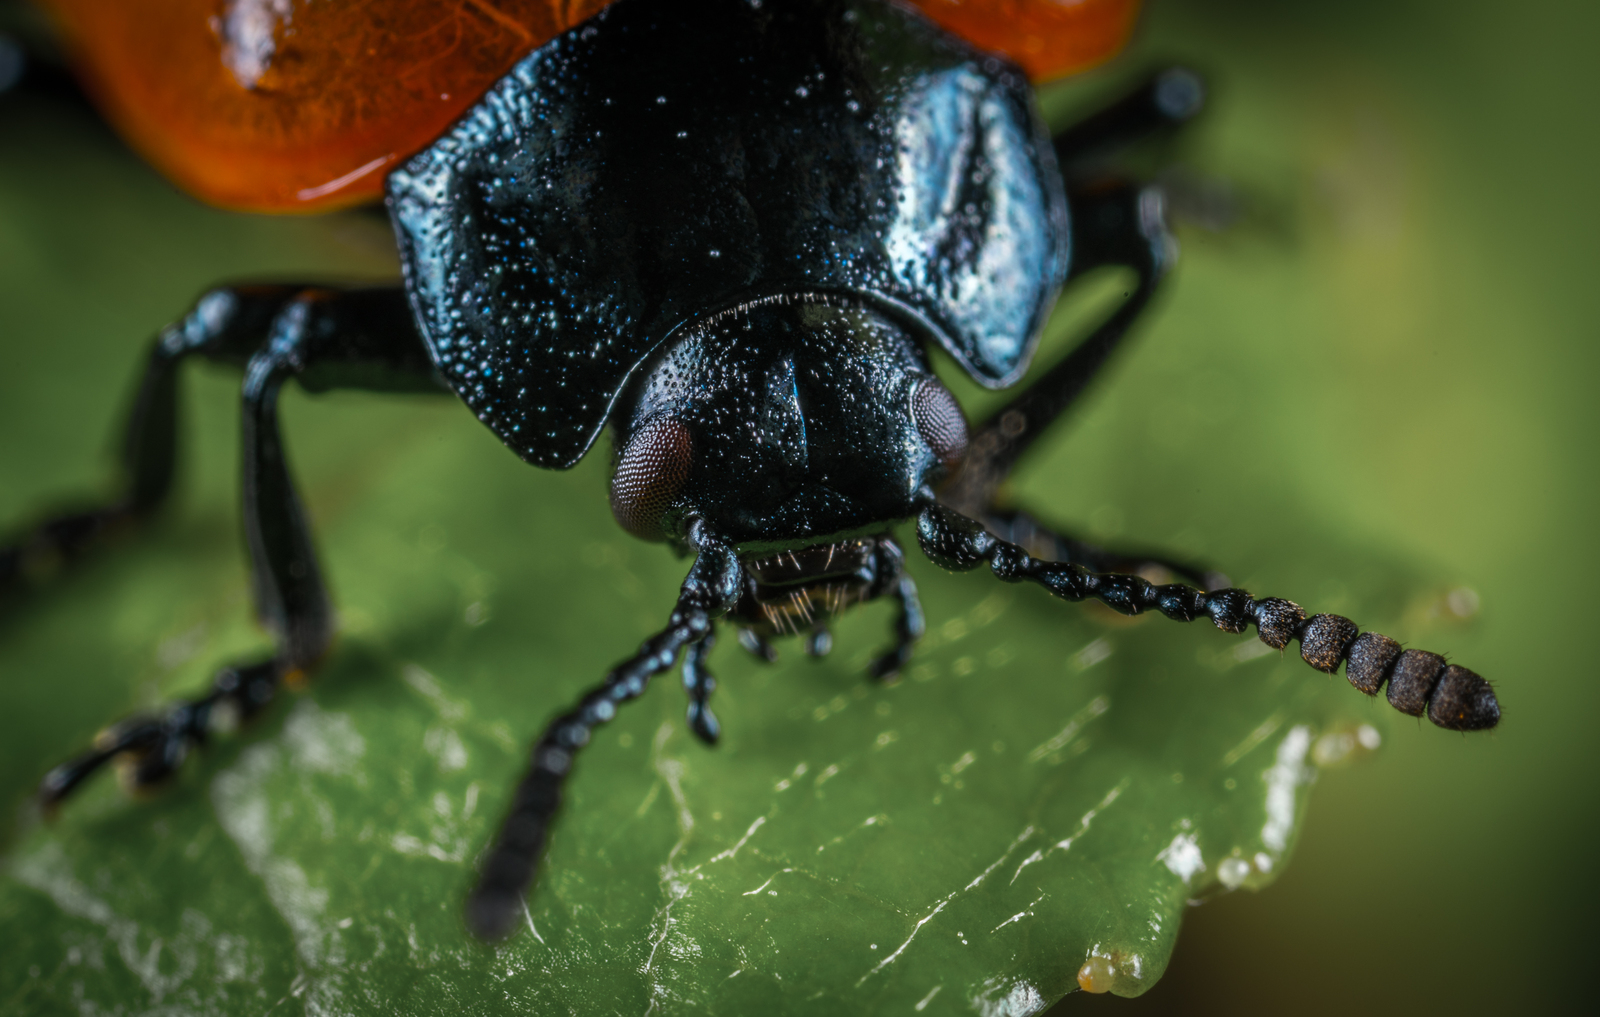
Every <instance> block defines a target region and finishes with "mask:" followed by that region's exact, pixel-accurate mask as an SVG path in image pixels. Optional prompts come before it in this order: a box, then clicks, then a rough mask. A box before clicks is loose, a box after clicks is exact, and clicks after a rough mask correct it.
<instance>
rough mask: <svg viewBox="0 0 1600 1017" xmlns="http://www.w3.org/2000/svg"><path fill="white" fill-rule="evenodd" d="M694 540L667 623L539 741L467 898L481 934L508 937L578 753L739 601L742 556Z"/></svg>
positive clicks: (470, 920)
mask: <svg viewBox="0 0 1600 1017" xmlns="http://www.w3.org/2000/svg"><path fill="white" fill-rule="evenodd" d="M688 542H689V543H690V544H691V545H692V546H693V547H694V548H695V549H696V550H697V552H698V553H697V555H696V556H695V560H694V564H693V565H692V566H690V568H689V574H688V575H687V576H686V577H684V580H683V587H682V588H681V589H680V590H679V592H678V604H677V607H675V608H674V609H673V612H672V617H671V618H670V619H669V620H668V622H667V627H666V628H664V629H662V630H661V631H660V632H658V633H657V634H656V635H654V636H652V637H651V638H650V639H648V640H647V641H646V642H645V644H644V645H643V646H641V647H640V648H639V652H638V653H636V654H634V655H633V656H632V657H629V658H628V659H627V660H625V661H623V662H622V663H621V664H618V665H617V666H616V667H615V668H614V669H613V670H612V671H611V673H610V674H608V675H606V678H605V681H603V682H601V683H600V684H599V685H597V686H595V687H594V688H593V689H590V690H589V691H588V692H587V693H585V694H584V696H583V698H582V699H580V700H578V703H577V705H576V706H575V707H573V708H572V709H571V710H570V711H568V712H567V713H564V714H562V715H561V716H559V717H557V718H556V719H555V720H553V721H551V723H550V726H549V727H547V728H545V731H544V734H543V735H541V736H540V737H539V740H538V741H537V742H536V743H535V744H534V746H533V761H532V766H530V767H529V769H528V772H527V775H526V776H524V777H523V778H522V782H521V783H519V784H518V785H517V789H516V791H515V792H514V793H513V795H512V799H511V808H510V810H509V811H508V813H507V814H506V818H505V820H504V822H502V823H501V824H500V833H499V835H498V836H497V837H496V838H495V842H494V845H493V847H491V848H490V849H489V852H488V855H487V857H486V858H485V860H484V863H483V868H482V872H481V875H480V876H479V877H478V885H477V887H476V888H474V889H473V891H472V895H471V897H470V898H468V900H467V925H468V926H469V927H470V928H471V929H472V931H473V933H475V934H476V935H477V936H479V937H480V938H482V939H502V938H504V937H505V936H507V935H509V934H510V933H511V930H512V928H513V927H514V926H515V924H516V921H517V918H518V916H519V914H520V912H521V910H522V906H523V903H522V902H523V895H524V894H526V893H527V890H528V887H529V886H530V885H531V884H532V883H533V874H534V869H535V868H536V867H537V866H538V864H539V858H540V856H542V855H543V854H544V846H545V840H546V839H547V837H548V835H549V832H550V823H551V820H553V819H554V818H555V814H556V810H557V809H559V808H560V806H561V789H562V786H563V785H564V784H565V783H566V781H567V775H568V774H569V773H570V772H571V770H572V762H573V757H574V756H575V755H576V754H577V752H578V750H579V749H581V748H583V747H584V746H585V745H587V744H588V743H589V738H590V736H591V734H592V733H593V731H594V729H595V728H597V727H599V726H600V725H601V724H604V723H605V722H606V721H608V720H610V719H611V718H613V717H615V716H616V715H617V707H618V706H620V705H621V704H623V703H625V702H627V701H628V700H630V699H637V698H639V696H641V695H643V694H644V690H645V686H646V685H647V684H648V683H649V681H650V679H651V678H653V677H654V676H656V675H658V674H661V673H662V672H663V671H667V670H670V669H671V668H672V665H673V663H674V662H675V661H676V660H677V658H678V652H679V651H680V650H683V649H685V648H686V647H690V646H694V645H696V644H699V643H700V642H702V641H704V640H705V638H706V637H707V636H708V635H710V634H711V629H712V622H713V621H714V620H715V619H716V618H718V617H719V616H721V615H723V614H725V613H727V611H728V609H729V608H731V607H733V605H734V604H735V603H737V602H738V599H739V595H740V593H741V592H742V591H743V572H742V570H741V569H740V567H739V558H738V555H736V554H735V553H734V551H733V549H732V548H731V547H729V546H728V545H727V544H726V543H724V542H723V541H721V540H720V539H718V538H716V537H715V536H713V535H711V534H709V533H707V532H706V530H705V525H704V523H702V522H700V521H696V522H694V523H693V524H692V525H691V526H690V528H689V535H688Z"/></svg>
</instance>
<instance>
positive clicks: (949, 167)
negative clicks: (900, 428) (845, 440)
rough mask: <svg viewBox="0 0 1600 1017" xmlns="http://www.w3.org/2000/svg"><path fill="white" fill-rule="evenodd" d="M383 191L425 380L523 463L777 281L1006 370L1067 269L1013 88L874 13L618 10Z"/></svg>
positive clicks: (1042, 137)
mask: <svg viewBox="0 0 1600 1017" xmlns="http://www.w3.org/2000/svg"><path fill="white" fill-rule="evenodd" d="M703 54H724V55H725V56H724V58H723V59H704V58H703V56H702V55H703ZM388 191H389V209H390V213H391V215H392V216H393V218H394V222H395V226H396V228H397V232H398V234H399V237H400V250H401V253H402V257H403V260H404V265H405V271H406V279H407V281H408V282H409V283H410V287H411V298H412V303H413V307H414V308H415V310H416V315H417V321H418V323H419V324H420V325H421V328H422V333H423V338H424V340H425V341H426V342H427V343H428V347H429V349H430V350H431V351H432V352H433V355H434V360H435V362H436V363H437V364H438V366H439V370H440V372H441V373H442V374H443V375H444V377H445V379H446V380H447V381H448V382H449V384H450V386H451V388H453V389H454V390H455V391H456V393H457V394H458V395H460V396H461V398H462V399H464V400H465V401H466V402H467V404H468V405H469V406H471V407H472V408H473V410H474V411H476V412H477V414H478V415H479V417H480V418H481V419H482V420H483V422H484V423H486V424H488V425H489V426H490V427H491V428H493V429H494V431H495V433H496V434H498V435H499V436H500V438H501V440H502V441H504V442H505V443H506V444H507V445H509V446H510V447H511V448H513V449H515V450H516V451H517V452H518V454H520V455H521V456H522V457H523V458H525V459H527V460H528V461H530V462H533V463H535V464H537V465H540V466H555V467H561V466H570V465H571V464H572V463H574V462H576V461H577V460H578V458H579V457H580V456H582V455H583V453H584V452H585V451H587V450H588V448H589V446H590V444H591V443H592V442H593V441H594V439H595V437H596V435H598V434H599V432H600V429H601V427H602V425H604V424H605V422H606V418H607V416H608V414H609V413H610V412H611V410H612V407H613V405H614V404H615V402H616V400H617V398H618V396H619V395H620V394H621V392H622V391H623V390H624V388H625V387H626V385H627V383H628V381H629V379H630V377H631V376H632V375H633V374H634V372H636V371H638V370H639V369H640V366H641V364H642V363H643V362H644V361H645V359H646V358H647V357H649V356H650V355H651V354H652V353H653V352H655V351H656V350H657V349H659V348H661V347H662V346H663V344H671V343H672V342H673V341H674V340H675V339H676V338H677V337H678V336H680V335H682V334H683V332H684V331H685V330H688V329H692V328H693V327H694V324H695V322H697V321H701V320H704V319H705V318H706V317H707V316H709V315H715V314H717V313H719V312H722V311H725V310H727V309H729V308H732V307H736V306H738V305H740V304H743V303H748V302H751V301H759V300H762V299H765V298H770V297H773V296H777V295H785V294H796V293H803V292H810V293H826V294H837V295H845V296H848V297H849V298H851V299H852V300H853V301H855V302H858V303H859V304H860V305H861V306H864V307H868V308H871V309H872V310H873V311H874V312H875V313H876V314H878V315H881V316H883V318H884V319H885V320H887V321H892V322H895V323H896V324H897V325H898V326H899V327H900V328H902V329H904V330H906V331H907V332H908V333H909V334H911V335H913V336H915V337H916V339H917V341H919V342H922V343H937V344H938V345H941V346H943V347H944V348H945V349H947V350H949V351H950V353H951V354H952V355H954V356H955V358H956V359H957V360H958V361H959V362H960V363H961V364H962V366H963V367H965V368H966V369H967V370H968V371H969V372H970V373H971V374H972V376H973V377H974V378H976V379H978V380H979V381H981V382H982V383H984V384H985V385H988V386H990V387H998V386H1003V385H1009V384H1011V383H1012V382H1014V381H1016V379H1017V378H1018V377H1019V376H1020V375H1021V373H1022V371H1023V370H1024V368H1025V367H1026V366H1027V362H1028V358H1029V355H1030V354H1031V353H1032V352H1033V344H1034V340H1035V339H1036V338H1037V336H1038V334H1039V329H1040V326H1041V325H1042V324H1043V322H1044V317H1045V315H1046V314H1047V313H1048V311H1049V309H1050V306H1051V304H1052V303H1053V302H1054V299H1055V294H1056V291H1057V289H1058V288H1059V287H1060V285H1061V282H1062V280H1063V279H1064V278H1065V276H1066V268H1067V241H1068V230H1067V204H1066V197H1065V194H1064V192H1063V189H1062V184H1061V174H1060V171H1059V170H1058V169H1057V168H1056V159H1055V152H1054V150H1053V149H1052V148H1051V145H1050V138H1049V135H1048V134H1047V133H1046V132H1045V130H1044V128H1043V125H1042V124H1041V123H1040V121H1039V118H1038V115H1037V114H1036V113H1035V112H1034V108H1033V103H1032V98H1031V92H1030V90H1029V89H1028V86H1027V81H1026V79H1025V78H1024V77H1022V75H1021V73H1020V72H1019V71H1018V70H1017V69H1016V68H1015V67H1013V66H1011V65H1010V64H1008V63H1006V62H1004V61H1001V60H998V59H996V58H994V57H988V56H985V55H984V54H982V53H978V52H974V51H973V50H972V49H971V48H970V47H968V46H966V45H965V44H963V43H962V42H960V41H959V40H957V39H955V38H953V37H951V36H949V35H947V34H945V33H944V32H942V31H940V30H939V29H938V28H936V27H935V26H934V25H932V24H930V23H929V22H927V21H925V20H923V19H922V18H920V17H918V16H917V15H915V14H913V13H910V12H909V11H906V10H903V9H901V8H898V7H893V6H889V5H887V4H882V3H873V2H866V3H820V2H812V3H802V4H795V3H789V4H782V3H773V4H755V5H752V4H747V3H687V4H679V3H639V2H624V3H619V4H616V5H614V6H612V7H609V8H607V9H606V10H604V11H602V12H601V13H600V14H598V15H596V16H595V17H594V18H593V19H592V20H591V21H590V22H589V23H588V24H587V25H585V26H584V27H583V28H581V29H579V30H577V31H573V32H569V33H567V34H566V35H564V36H562V37H560V38H558V39H556V40H555V41H553V42H551V43H550V44H549V45H547V46H545V47H543V48H542V49H539V50H537V51H535V52H534V53H533V54H532V55H531V56H529V57H528V58H527V59H525V60H523V61H522V63H521V64H519V65H518V66H517V68H516V69H515V70H513V71H512V72H511V74H510V75H509V76H508V77H507V78H505V79H504V80H503V81H501V82H500V83H499V84H498V85H496V86H495V87H494V89H492V90H491V91H490V93H489V94H488V95H487V96H485V97H484V100H483V101H482V102H481V103H480V104H479V105H478V106H477V107H476V108H475V109H473V110H472V111H471V112H470V113H468V114H467V116H466V117H465V118H463V119H462V120H461V121H460V122H459V123H458V124H457V125H456V126H455V127H454V128H453V129H452V130H451V131H450V133H448V134H447V135H445V136H444V137H443V138H442V139H440V140H439V142H438V143H437V144H435V145H434V146H433V147H432V148H429V149H428V150H427V151H425V152H423V153H422V154H420V155H418V156H417V157H415V158H414V159H412V160H411V161H410V162H409V163H407V164H406V165H405V166H404V167H403V168H402V169H400V170H398V171H396V172H394V173H392V174H391V175H390V177H389V184H388Z"/></svg>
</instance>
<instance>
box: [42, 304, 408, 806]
mask: <svg viewBox="0 0 1600 1017" xmlns="http://www.w3.org/2000/svg"><path fill="white" fill-rule="evenodd" d="M247 344H249V345H253V346H254V347H256V352H255V353H254V355H252V356H248V359H246V357H244V356H241V355H240V351H241V349H243V348H245V347H246V345H247ZM190 352H198V353H201V354H204V355H206V356H208V357H211V358H213V359H218V360H223V361H228V362H240V361H243V362H244V366H245V380H244V386H243V393H242V409H243V413H242V435H241V437H242V446H243V447H242V457H241V458H242V466H243V474H244V478H243V479H244V498H243V503H244V529H245V538H246V541H245V542H246V544H247V546H248V547H249V550H250V575H251V585H252V587H253V591H254V594H255V606H256V614H257V616H258V617H259V619H260V620H261V623H262V625H263V626H264V627H265V628H266V629H267V630H268V632H270V633H271V634H272V636H273V640H274V643H275V651H274V653H273V656H272V658H271V659H270V660H268V661H265V662H253V663H250V664H245V665H235V666H229V667H224V668H223V669H221V670H220V671H219V672H218V673H217V675H216V677H215V678H214V680H213V682H212V686H211V688H210V690H208V691H207V692H206V694H204V695H202V696H199V697H197V698H195V699H191V700H187V701H184V702H180V703H178V704H177V705H175V706H173V707H171V708H169V709H168V710H167V711H166V712H165V713H164V714H162V715H161V716H158V717H136V718H132V719H130V720H127V721H124V722H122V723H120V724H117V725H115V726H113V727H111V728H109V729H108V730H107V731H106V732H104V733H103V734H102V736H101V737H100V738H99V739H97V745H96V747H95V749H94V750H93V751H91V752H88V753H85V754H84V755H82V756H80V757H78V758H77V759H74V760H72V761H70V762H68V763H65V764H63V765H61V766H58V767H56V768H55V769H54V770H51V771H50V773H48V774H47V775H46V776H45V778H44V780H43V781H42V782H41V784H40V788H39V797H40V800H41V802H42V803H43V804H44V805H45V806H47V807H48V806H54V805H55V804H57V803H59V802H60V801H61V800H62V799H63V798H65V797H66V796H67V795H69V794H71V793H72V791H73V790H74V789H75V788H77V787H78V786H79V785H80V784H81V783H82V782H83V780H84V779H85V778H86V777H88V776H89V775H90V774H92V773H93V772H94V771H95V770H97V769H99V768H100V767H101V766H102V765H104V764H105V763H107V762H109V761H111V760H113V759H116V758H118V757H123V758H127V759H129V760H130V762H131V763H132V766H131V767H130V769H129V771H128V772H129V776H130V777H131V780H132V783H133V784H134V785H135V786H137V787H144V786H149V785H152V784H155V783H158V782H159V781H161V780H162V779H164V778H165V777H167V776H169V775H171V774H172V773H173V771H175V770H176V769H177V768H178V766H179V765H181V764H182V762H183V760H184V758H185V757H186V756H187V755H188V752H189V749H190V748H192V747H194V746H196V745H199V744H201V743H203V742H204V741H205V739H206V736H207V733H208V731H209V730H211V728H212V727H213V726H214V725H215V724H216V723H217V722H218V721H220V720H221V717H222V716H223V715H225V714H232V715H233V716H235V717H237V718H239V719H248V718H250V717H251V716H253V715H255V714H256V713H258V712H259V711H260V710H261V709H262V708H263V707H265V706H266V705H267V704H268V703H270V702H271V701H272V700H273V698H274V697H275V696H276V695H277V691H278V689H279V687H280V685H281V684H282V683H283V682H286V681H287V682H291V683H292V682H295V681H297V680H299V679H300V678H302V677H303V676H304V675H305V674H306V673H307V672H309V671H310V670H311V668H312V667H313V666H314V665H315V664H316V663H317V662H318V661H319V660H320V659H321V657H322V656H323V654H324V653H325V652H326V651H327V649H328V646H329V644H330V643H331V642H332V637H333V613H332V607H331V604H330V601H329V598H328V593H327V590H326V588H325V586H324V585H323V582H322V575H321V569H320V567H319V566H318V564H317V558H316V551H315V548H314V546H313V544H312V540H311V531H310V527H309V525H308V524H307V521H306V518H305V511H304V509H303V508H302V507H301V504H300V499H299V496H298V494H297V493H296V492H295V488H294V481H293V478H292V477H291V475H290V472H289V467H288V463H287V461H286V458H285V456H284V451H283V443H282V438H281V436H280V434H279V429H278V415H277V401H278V394H279V392H280V390H281V388H282V386H283V383H284V382H285V381H286V380H287V379H289V378H290V377H300V378H301V379H302V381H306V380H310V381H311V382H312V384H313V385H315V384H316V383H317V382H318V381H328V380H331V381H333V383H334V384H338V385H341V386H346V385H352V384H355V385H360V386H361V387H372V388H383V389H390V390H393V389H396V388H398V389H401V390H411V391H427V390H429V388H430V387H431V386H432V384H433V382H432V375H431V368H430V367H429V366H428V364H429V361H428V358H427V352H426V350H425V349H424V348H423V347H422V345H421V340H420V338H419V337H418V336H417V334H416V332H415V329H414V327H413V326H412V325H411V324H410V312H409V309H408V308H407V306H406V303H405V298H404V295H403V294H402V293H401V291H400V290H399V289H398V288H379V289H372V290H353V291H333V290H316V289H310V288H306V287H277V286H275V287H239V288H234V289H226V290H218V291H215V292H214V293H212V294H209V295H208V296H207V297H206V298H204V299H202V300H201V301H200V303H199V304H198V305H197V307H196V309H195V311H194V312H193V313H192V314H191V315H190V316H189V317H188V318H186V319H185V320H184V322H183V323H181V324H180V325H177V326H174V327H173V328H171V329H168V330H167V331H166V332H164V333H163V335H162V338H161V340H160V341H159V342H158V345H157V351H156V354H155V357H154V359H153V364H157V363H159V364H162V365H168V364H172V365H175V364H176V362H177V360H178V359H179V358H181V357H182V356H183V355H185V354H187V353H190ZM324 368H333V369H334V370H331V371H328V372H325V373H323V374H320V375H319V374H318V372H319V371H322V369H324ZM162 370H163V371H165V373H164V374H161V375H159V378H160V380H159V382H158V383H152V382H151V381H149V380H148V378H147V381H146V384H145V386H144V387H143V389H142V390H141V398H140V404H139V407H140V408H139V409H138V410H137V411H136V412H135V415H134V419H135V426H134V427H133V428H131V429H130V435H131V437H130V439H129V447H130V448H132V449H134V450H135V451H134V452H131V453H130V454H129V456H128V457H127V458H128V460H129V461H130V462H133V463H136V464H139V465H140V469H139V470H138V471H136V472H135V473H134V479H133V481H132V484H131V491H132V492H133V493H132V494H131V495H130V496H129V498H128V499H127V500H129V501H130V502H132V503H134V504H149V505H153V504H154V503H155V501H156V500H157V499H158V498H159V495H160V494H161V493H162V492H164V491H165V488H166V486H167V483H168V481H169V480H170V475H171V470H172V457H173V444H174V442H175V433H174V432H175V421H174V400H173V393H172V374H171V370H170V367H167V366H163V367H162ZM151 373H152V374H155V373H156V367H155V366H152V368H151ZM322 387H332V385H325V386H322Z"/></svg>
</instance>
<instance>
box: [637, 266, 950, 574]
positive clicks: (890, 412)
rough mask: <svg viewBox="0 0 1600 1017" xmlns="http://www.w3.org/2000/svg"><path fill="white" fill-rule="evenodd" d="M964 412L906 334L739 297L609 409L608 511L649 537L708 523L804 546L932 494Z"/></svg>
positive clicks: (873, 319) (889, 517) (684, 336)
mask: <svg viewBox="0 0 1600 1017" xmlns="http://www.w3.org/2000/svg"><path fill="white" fill-rule="evenodd" d="M966 438H967V432H966V422H965V420H964V419H963V418H962V415H961V409H960V407H959V406H957V405H956V401H955V399H954V397H952V396H951V395H950V393H949V391H948V390H946V389H945V387H944V386H943V385H941V384H940V383H939V381H938V379H936V378H935V377H934V376H933V374H932V372H931V371H930V370H929V369H928V365H927V361H926V359H925V357H924V355H923V353H922V349H921V347H920V346H919V344H918V343H917V341H916V340H915V339H914V338H913V337H912V335H911V333H910V332H909V331H908V330H907V329H906V328H904V327H902V326H901V325H899V324H898V323H896V322H895V321H894V320H892V319H891V318H890V317H888V316H887V315H885V314H883V313H881V312H878V311H876V310H873V309H871V308H867V307H861V306H850V305H841V304H840V303H839V302H836V301H824V299H823V298H820V297H790V298H775V299H771V300H767V301H762V302H758V303H754V304H745V305H741V306H739V307H737V308H735V309H733V310H730V311H726V312H723V313H721V314H718V315H716V316H714V317H712V318H709V319H707V320H705V321H703V322H700V323H698V324H696V325H694V326H692V327H690V328H688V329H686V330H684V331H683V332H680V333H679V338H678V339H677V341H676V342H674V343H672V344H671V345H669V346H668V348H666V349H665V350H664V351H663V352H662V353H661V354H660V355H659V356H658V357H657V358H656V359H655V361H654V362H653V363H652V365H651V366H649V367H648V368H647V369H646V371H645V374H644V376H643V377H642V378H641V380H640V381H639V382H638V383H637V384H636V385H635V386H634V387H633V389H632V390H631V398H630V399H629V400H628V401H627V402H626V404H625V406H624V408H623V409H622V411H621V412H620V413H619V414H618V416H617V418H616V447H617V451H618V455H617V470H616V474H615V476H614V478H613V479H612V483H611V509H612V512H613V513H614V514H615V515H616V517H617V521H618V522H619V523H621V524H622V526H623V528H624V529H626V530H628V532H630V533H633V534H634V535H636V536H640V537H644V538H645V539H657V540H659V539H675V538H678V537H681V535H682V532H681V531H682V530H683V527H684V525H685V523H686V521H687V520H688V519H690V518H694V517H698V518H702V519H705V520H706V522H707V523H708V524H709V525H710V526H711V528H712V529H713V530H714V531H716V532H717V533H719V534H721V535H723V536H724V539H727V540H731V541H734V542H736V543H740V544H752V545H755V544H766V543H769V542H770V543H773V544H777V545H782V544H801V543H806V542H808V541H810V540H812V539H814V538H818V537H824V536H829V535H834V534H840V533H847V532H851V531H858V530H865V529H870V528H873V527H880V526H881V525H882V524H887V523H889V522H892V521H895V520H899V519H905V518H907V517H909V516H912V515H915V514H916V512H918V511H919V510H920V509H921V508H922V507H924V506H925V505H927V504H929V503H931V501H932V499H933V494H932V490H931V488H930V487H929V485H930V484H931V483H932V482H935V481H937V480H938V479H939V478H941V477H942V476H943V475H944V474H945V473H946V472H947V471H948V470H950V469H951V468H952V467H953V466H954V465H955V464H956V463H957V462H959V460H960V458H961V455H962V453H963V452H964V451H965V449H966Z"/></svg>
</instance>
